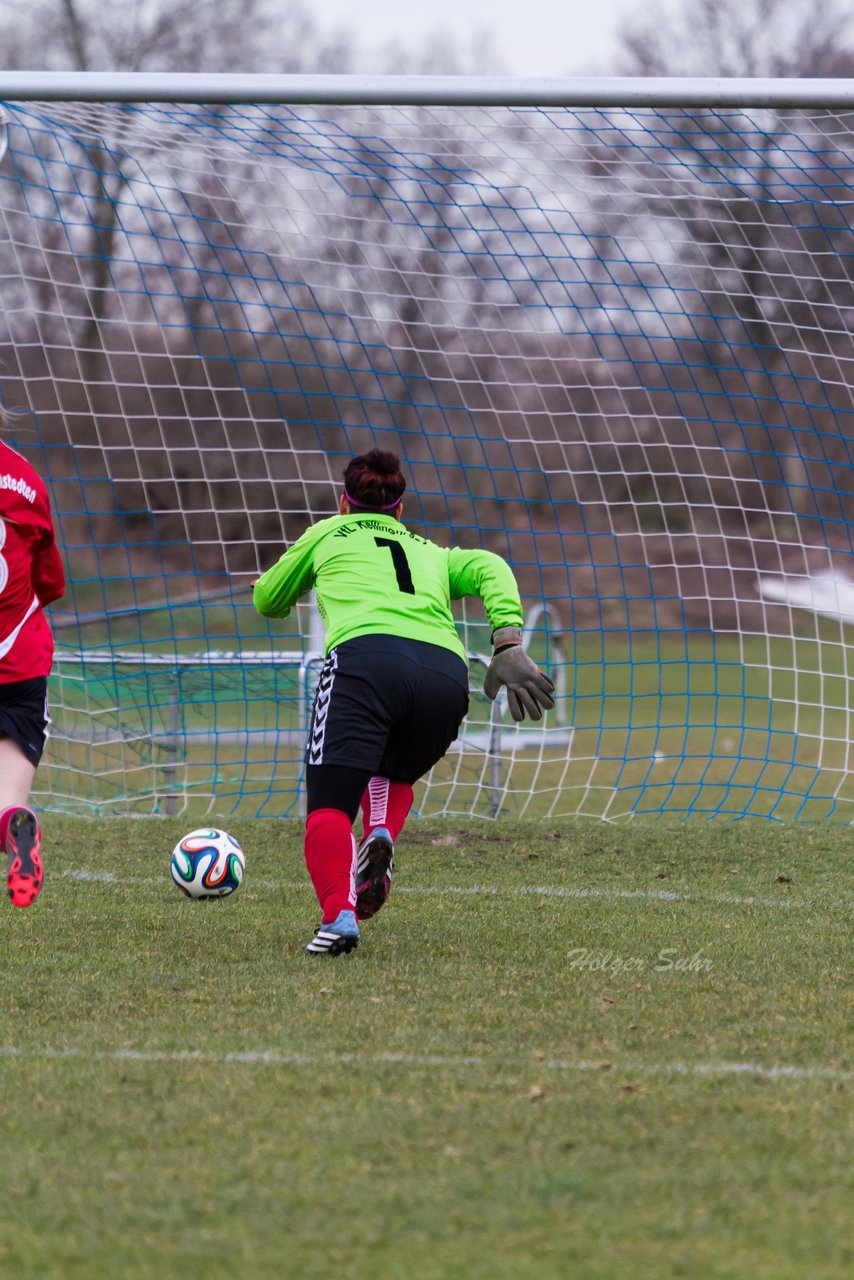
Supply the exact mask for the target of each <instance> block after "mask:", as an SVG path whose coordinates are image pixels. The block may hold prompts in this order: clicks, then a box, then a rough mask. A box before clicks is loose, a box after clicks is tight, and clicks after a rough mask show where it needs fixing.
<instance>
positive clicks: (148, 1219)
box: [0, 816, 854, 1280]
mask: <svg viewBox="0 0 854 1280" xmlns="http://www.w3.org/2000/svg"><path fill="white" fill-rule="evenodd" d="M183 826H184V824H183V823H180V824H177V823H175V822H169V821H156V820H151V821H136V822H135V821H131V820H124V819H115V820H112V821H99V822H91V821H88V820H85V819H73V818H59V817H51V816H48V817H47V818H46V820H45V828H46V847H47V850H48V855H47V856H48V860H49V861H48V879H47V881H46V885H45V889H44V891H43V893H42V895H41V897H40V899H39V900H38V902H37V903H36V904H35V905H34V906H33V907H32V908H31V909H29V910H28V911H14V910H13V909H12V908H11V907H8V908H7V909H6V912H5V917H4V924H3V933H4V960H5V963H4V983H3V990H2V997H0V1002H1V1007H2V1031H0V1068H1V1069H2V1072H3V1080H4V1099H5V1106H4V1108H3V1117H2V1121H1V1122H0V1133H2V1142H0V1152H2V1166H3V1170H4V1175H5V1185H6V1201H7V1205H6V1212H5V1213H4V1214H3V1215H2V1220H0V1275H2V1276H3V1277H4V1280H36V1278H38V1280H41V1278H42V1277H44V1278H45V1280H48V1278H50V1280H53V1278H56V1280H78V1278H79V1280H83V1278H84V1277H85V1278H86V1280H101V1278H103V1280H107V1278H109V1280H121V1278H122V1277H128V1278H131V1277H132V1278H136V1277H139V1278H140V1280H142V1278H146V1280H147V1278H149V1277H150V1278H151V1280H155V1278H156V1280H172V1277H183V1278H188V1280H195V1278H196V1277H198V1278H201V1277H205V1278H206V1280H219V1278H223V1280H224V1278H226V1277H241V1278H247V1280H266V1278H267V1277H270V1278H273V1277H276V1278H277V1280H278V1278H281V1277H286V1278H287V1280H303V1277H305V1278H306V1280H308V1277H314V1276H317V1275H334V1276H337V1277H345V1278H349V1277H354V1278H355V1277H363V1276H367V1277H377V1278H379V1280H404V1277H406V1278H407V1280H457V1278H459V1280H463V1278H465V1280H523V1278H524V1280H527V1278H528V1277H531V1278H532V1280H535V1278H536V1280H551V1278H552V1277H554V1278H556V1280H557V1278H558V1277H560V1278H563V1277H574V1278H577V1280H587V1278H588V1277H589V1278H590V1280H593V1278H596V1280H600V1278H601V1280H604V1278H605V1277H607V1278H608V1280H611V1278H613V1280H646V1278H647V1277H648V1278H649V1280H653V1278H655V1280H662V1278H667V1277H684V1278H694V1277H695V1278H696V1280H713V1278H716V1277H731V1278H733V1280H736V1278H737V1280H744V1278H745V1277H750V1280H788V1278H789V1277H791V1278H792V1280H804V1278H805V1277H809V1278H810V1280H829V1278H830V1277H834V1278H835V1277H840V1278H841V1277H847V1276H849V1275H850V1274H851V1273H852V1267H854V1248H852V1236H851V1213H850V1208H851V1191H852V1188H851V1150H852V1137H853V1136H854V1135H852V1131H851V1130H852V1124H851V1117H852V1107H851V1096H852V1089H854V1055H852V1036H851V1027H852V1006H851V981H850V980H851V972H850V958H851V945H850V937H851V935H850V926H851V907H852V899H854V892H852V883H851V872H850V864H851V858H850V844H851V836H850V832H849V830H848V829H847V828H843V827H830V826H823V827H818V826H816V827H802V828H797V829H795V828H786V827H782V826H772V825H770V824H767V823H759V822H757V823H740V824H732V823H730V824H724V823H701V822H693V823H684V824H681V825H673V824H664V823H661V822H659V823H654V822H645V823H641V822H636V823H633V824H622V825H617V826H609V825H605V824H602V823H596V822H583V821H579V822H569V821H562V822H560V823H556V822H551V823H544V824H538V823H534V822H525V823H522V822H513V823H511V822H505V821H502V820H500V821H498V822H497V823H487V822H484V823H479V822H469V823H460V822H434V823H425V822H423V821H422V822H413V823H412V824H411V828H410V830H409V831H407V833H406V834H405V836H404V838H403V840H402V842H401V844H400V847H399V858H398V871H397V874H396V883H395V889H394V892H393V895H392V899H391V902H390V903H389V905H388V906H387V908H386V909H385V910H384V911H383V912H382V914H381V915H379V916H378V917H377V918H376V919H375V920H374V921H372V922H370V923H368V924H367V925H366V926H365V927H364V929H363V941H362V945H361V946H360V948H359V950H358V951H357V952H355V953H353V954H352V955H351V956H346V957H341V958H339V959H337V960H330V959H328V958H322V959H309V958H307V957H305V956H304V955H303V954H302V947H303V945H304V944H305V942H306V941H307V940H308V938H309V937H310V936H311V934H312V932H313V928H314V925H315V923H316V920H317V910H316V906H315V904H314V902H313V896H312V893H311V890H310V888H309V886H308V882H307V879H306V878H305V875H304V871H303V868H302V857H301V841H300V827H299V825H298V824H297V823H295V822H287V823H285V822H282V823H276V822H263V821H262V822H233V823H232V829H233V831H234V834H235V835H237V836H238V838H240V839H241V840H242V841H243V843H244V845H245V848H246V850H247V859H248V872H247V879H246V882H245V884H244V886H243V888H242V889H241V890H240V891H239V893H238V894H237V895H235V897H233V898H231V899H228V900H225V901H222V902H217V903H192V902H189V901H187V900H184V899H183V898H182V897H181V896H180V894H179V893H178V891H177V889H175V888H174V886H173V885H172V884H171V882H170V881H169V879H168V875H167V862H168V853H169V850H170V849H171V846H172V844H173V843H174V841H175V840H176V839H177V837H178V836H179V835H180V834H182V832H183Z"/></svg>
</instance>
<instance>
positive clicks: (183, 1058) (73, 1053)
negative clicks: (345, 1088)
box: [0, 1045, 854, 1083]
mask: <svg viewBox="0 0 854 1280" xmlns="http://www.w3.org/2000/svg"><path fill="white" fill-rule="evenodd" d="M0 1058H7V1059H27V1060H38V1059H41V1060H47V1061H63V1060H75V1061H80V1062H116V1063H122V1062H140V1063H158V1062H166V1063H174V1064H176V1065H177V1064H180V1063H189V1064H193V1063H198V1065H199V1066H215V1067H221V1066H228V1065H243V1066H261V1067H264V1066H267V1067H322V1066H334V1067H338V1066H353V1067H368V1068H371V1067H378V1066H390V1067H396V1066H399V1067H415V1068H425V1069H431V1068H436V1067H448V1068H451V1069H461V1070H469V1069H472V1068H475V1069H476V1068H480V1067H484V1068H492V1069H495V1068H498V1069H500V1070H507V1069H509V1070H525V1071H529V1070H531V1069H533V1068H536V1069H537V1070H539V1071H550V1072H553V1073H555V1074H571V1073H574V1072H597V1073H599V1074H605V1073H613V1074H617V1075H621V1076H622V1075H649V1076H692V1077H707V1078H708V1077H720V1076H741V1077H745V1078H751V1079H758V1080H798V1081H814V1080H827V1081H830V1082H833V1083H848V1082H851V1081H852V1080H854V1071H844V1070H842V1069H840V1068H838V1067H823V1066H806V1067H800V1066H794V1065H790V1064H786V1063H775V1064H772V1065H771V1066H764V1065H762V1064H761V1063H758V1062H681V1061H677V1062H637V1061H633V1060H630V1059H627V1060H626V1061H620V1060H616V1061H611V1062H608V1061H602V1060H601V1059H599V1060H596V1059H587V1058H574V1059H573V1058H545V1059H542V1060H539V1059H531V1058H526V1057H512V1058H490V1057H479V1056H477V1055H473V1054H460V1055H457V1056H454V1055H453V1054H430V1053H424V1054H417V1053H299V1052H280V1051H279V1050H276V1049H252V1050H245V1051H240V1050H236V1051H233V1052H229V1053H213V1052H210V1051H208V1050H203V1049H176V1050H171V1051H170V1050H161V1049H82V1048H75V1047H74V1046H66V1047H62V1048H54V1049H51V1048H42V1049H40V1048H23V1047H21V1046H17V1045H0Z"/></svg>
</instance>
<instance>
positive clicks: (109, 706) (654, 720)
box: [0, 71, 854, 821]
mask: <svg viewBox="0 0 854 1280" xmlns="http://www.w3.org/2000/svg"><path fill="white" fill-rule="evenodd" d="M0 103H2V111H3V114H4V116H5V118H6V121H7V125H6V139H7V141H8V150H7V154H6V156H5V158H3V159H2V162H0V225H2V235H3V239H4V254H3V267H2V272H3V287H4V299H5V304H4V311H3V317H2V332H1V333H0V362H2V363H0V397H2V403H3V406H4V407H5V409H6V410H7V411H8V413H9V415H10V427H9V431H8V438H9V440H10V442H11V443H12V444H13V445H14V446H15V447H16V448H18V449H20V450H21V451H22V452H23V453H24V454H25V455H26V456H27V457H28V458H30V459H31V460H32V461H33V462H34V464H35V465H36V467H37V469H38V470H39V471H40V472H41V474H43V475H44V476H45V478H46V480H47V482H48V484H49V488H50V491H51V496H52V501H53V505H54V508H55V511H56V516H57V524H58V528H59V533H60V537H61V541H62V545H63V551H64V556H65V560H66V564H67V566H68V570H69V578H70V589H69V593H68V595H67V597H66V599H65V600H64V601H62V602H60V603H59V605H57V606H55V607H54V608H53V610H52V618H53V622H54V625H55V629H56V636H57V640H58V653H57V663H56V669H55V673H54V676H53V678H52V681H51V697H52V705H53V717H54V724H53V736H52V740H51V743H50V747H49V751H48V754H47V756H46V759H45V762H44V765H43V767H42V768H41V769H40V771H39V774H38V780H37V781H38V786H39V789H40V794H39V797H38V798H39V803H41V804H43V805H44V806H46V807H50V806H53V807H58V808H62V809H67V810H72V811H86V812H133V813H146V812H166V813H173V812H175V813H177V812H181V813H185V812H186V813H187V814H188V816H192V817H193V818H196V817H201V816H203V815H223V816H225V815H227V814H229V813H231V812H239V813H241V814H245V815H253V814H258V815H270V816H279V815H283V814H288V813H293V814H296V813H298V812H299V811H300V806H301V775H302V766H301V759H300V757H301V751H300V743H301V740H302V735H303V733H304V729H305V717H306V708H307V705H308V702H309V700H310V697H311V688H312V686H311V673H312V671H313V669H314V664H315V662H316V656H317V653H318V651H319V646H320V639H319V635H318V630H317V618H316V614H315V613H314V612H313V611H312V608H311V606H310V604H308V603H307V604H306V605H305V606H300V607H299V609H298V610H297V611H296V613H295V615H294V616H293V618H292V619H289V620H288V621H287V622H286V623H285V624H283V625H282V624H272V625H268V624H267V623H266V622H265V621H263V620H261V619H260V618H258V616H257V615H256V614H255V613H254V611H253V609H252V606H251V592H250V585H251V582H252V579H253V577H254V576H256V575H257V573H258V571H259V570H260V569H263V568H265V567H266V566H267V565H269V564H270V563H272V561H273V560H274V559H275V558H277V556H278V555H279V554H280V553H281V550H282V549H283V547H284V546H285V545H286V544H287V543H288V542H290V541H292V540H293V539H294V538H295V537H296V536H298V534H299V533H300V532H302V530H303V529H304V528H305V527H306V525H307V524H308V523H309V522H310V521H312V520H315V519H317V518H319V517H321V516H323V515H326V514H330V513H331V512H332V511H333V510H334V509H335V499H336V493H337V492H338V489H339V488H340V480H341V473H342V471H343V468H344V466H345V464H346V461H347V459H348V458H349V457H350V456H351V455H352V454H353V453H356V452H361V451H362V450H363V449H365V448H368V447H370V446H372V445H373V444H378V445H380V446H384V447H389V448H392V449H394V450H395V451H396V452H398V453H399V454H400V456H401V459H402V463H403V467H404V470H405V472H406V474H407V476H408V479H409V482H410V490H411V492H412V495H413V496H412V500H411V502H410V503H409V506H408V509H407V522H408V523H410V525H411V526H412V527H413V528H415V529H416V530H417V531H418V532H422V533H424V534H425V535H426V536H429V537H431V538H434V539H436V540H438V541H444V542H450V541H452V540H453V541H459V542H461V543H462V544H463V545H484V546H488V547H491V548H493V549H495V550H497V551H499V552H500V553H501V554H502V555H504V556H506V558H507V559H508V560H509V561H510V562H511V564H512V565H513V567H514V570H515V572H516V574H517V577H518V579H519V582H520V585H521V589H522V592H523V596H524V603H525V609H526V619H527V622H526V633H525V638H526V644H528V645H529V647H530V651H531V653H532V654H533V656H534V657H535V658H536V659H537V660H538V661H540V662H542V663H543V664H545V665H546V666H547V667H548V669H549V670H550V672H551V673H552V674H553V675H554V677H555V678H556V680H557V682H558V686H559V695H560V696H559V698H558V705H557V707H556V709H555V712H554V713H551V714H550V715H549V716H548V717H547V718H546V720H545V722H544V724H543V725H539V726H523V727H517V726H514V725H513V724H512V723H511V722H509V721H508V720H507V719H506V717H505V716H504V713H503V710H502V707H501V705H500V704H499V705H498V706H497V707H495V708H494V707H492V706H491V705H490V704H489V703H488V701H487V700H486V699H485V698H484V697H483V695H482V691H481V690H482V671H483V656H484V654H485V653H486V652H487V650H488V637H487V635H486V627H485V624H484V620H483V617H482V614H481V613H480V612H479V610H478V608H476V607H475V606H474V605H469V606H467V607H466V608H464V609H463V608H461V610H460V614H459V619H458V622H459V628H460V634H461V636H462V638H463V640H464V643H465V645H466V648H467V651H468V652H469V655H470V669H471V676H472V703H471V713H470V717H469V720H468V722H467V724H466V726H465V728H464V731H463V733H462V734H461V738H460V742H459V743H458V745H457V749H455V750H454V751H452V752H451V753H449V755H448V758H447V759H446V761H445V762H443V764H442V765H440V766H437V768H436V770H434V771H433V774H432V775H431V777H430V778H429V779H428V780H427V781H426V782H425V784H424V785H423V786H422V787H421V788H420V791H419V795H418V801H417V803H418V806H419V809H420V811H421V812H423V813H428V814H439V813H461V814H473V815H486V816H489V815H493V816H494V815H496V814H498V813H507V814H538V815H560V816H563V815H565V816H571V815H575V814H589V815H595V816H599V817H608V818H612V817H614V818H616V817H621V816H633V815H638V814H656V815H665V816H666V815H674V816H685V815H691V814H701V815H704V816H711V815H717V814H720V815H724V816H728V817H744V816H755V817H764V818H774V819H786V820H799V819H815V818H825V817H832V818H835V819H837V820H844V821H851V820H854V779H852V771H851V764H850V761H849V757H850V755H851V747H850V743H851V739H852V733H851V716H852V706H851V696H850V687H851V681H850V673H849V653H850V646H849V643H848V639H849V637H848V631H847V628H848V625H849V622H850V618H851V616H852V615H851V612H850V605H848V604H847V601H848V597H849V594H850V593H849V584H850V583H852V582H854V565H852V555H854V542H852V515H854V471H852V467H854V459H852V450H851V443H850V442H851V440H852V439H854V430H852V427H854V417H852V415H854V400H852V395H851V386H852V382H854V377H852V373H854V369H852V343H851V336H852V335H851V325H852V311H851V308H850V294H851V287H852V277H854V255H852V252H851V249H850V242H851V231H852V226H851V222H852V212H851V211H852V209H854V198H852V197H854V84H852V82H850V81H839V80H803V81H794V80H779V81H773V80H771V81H769V80H765V81H745V80H722V79H708V80H694V79H692V80H685V79H672V80H671V79H664V80H659V79H650V80H625V79H618V78H611V79H606V78H595V79H585V80H567V81H558V80H542V81H539V80H507V79H501V78H493V77H471V78H469V77H412V76H402V77H352V76H340V77H339V76H289V77H276V76H207V75H198V74H196V75H186V76H183V75H167V74H164V75H152V74H137V75H106V74H100V73H60V72H3V71H0ZM834 601H836V602H837V603H838V606H839V607H836V606H835V605H834Z"/></svg>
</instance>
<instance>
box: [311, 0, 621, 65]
mask: <svg viewBox="0 0 854 1280" xmlns="http://www.w3.org/2000/svg"><path fill="white" fill-rule="evenodd" d="M309 7H310V12H311V15H312V17H313V18H314V20H315V22H317V24H318V25H319V26H320V27H321V28H322V29H324V30H329V29H330V28H332V27H336V28H345V29H347V30H348V31H350V32H352V33H353V37H354V42H355V45H356V50H357V61H358V64H359V65H357V66H356V67H355V70H357V71H363V72H373V71H376V70H377V69H378V68H377V65H376V63H375V62H374V58H373V57H372V55H375V54H376V53H377V51H378V50H380V49H381V48H382V47H383V46H386V45H388V44H389V43H392V42H394V43H395V44H398V45H403V46H405V48H406V49H407V50H408V51H416V50H417V49H418V47H419V45H421V46H422V47H423V45H424V43H426V42H427V41H428V40H429V38H430V36H431V35H432V34H434V33H436V32H437V31H442V32H446V33H448V35H449V36H450V37H451V39H452V41H453V47H454V48H455V49H458V50H460V52H461V53H462V54H463V55H464V57H465V65H466V70H472V71H475V70H483V71H484V72H485V73H491V72H494V71H495V70H496V69H497V68H496V67H495V66H494V65H490V66H485V67H483V68H477V67H475V66H473V65H472V58H473V56H475V55H476V52H477V49H478V47H479V43H480V41H481V39H482V36H483V34H484V33H489V35H490V37H491V44H492V49H493V51H494V53H495V55H496V56H497V57H498V58H499V59H500V61H501V64H502V67H501V69H502V70H503V71H505V72H506V73H508V74H510V75H520V76H563V75H583V74H585V73H587V74H592V75H595V74H602V73H604V72H609V71H612V70H613V63H612V62H611V61H610V59H611V58H612V55H613V51H614V47H615V32H616V30H617V28H618V26H619V24H620V22H621V21H622V20H624V19H625V17H626V16H627V15H630V14H633V13H636V12H637V8H638V6H637V0H421V3H412V0H409V3H406V2H401V0H363V3H362V4H355V5H354V4H353V2H352V0H311V4H310V6H309Z"/></svg>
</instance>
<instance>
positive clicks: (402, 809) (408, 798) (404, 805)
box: [362, 778, 415, 841]
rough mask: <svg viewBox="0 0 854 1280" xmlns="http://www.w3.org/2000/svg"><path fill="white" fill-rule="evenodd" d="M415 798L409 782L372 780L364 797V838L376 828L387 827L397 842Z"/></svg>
mask: <svg viewBox="0 0 854 1280" xmlns="http://www.w3.org/2000/svg"><path fill="white" fill-rule="evenodd" d="M414 799H415V796H414V794H413V791H412V787H410V785H409V783H408V782H390V781H389V779H388V778H371V780H370V782H369V783H368V786H367V790H366V791H365V794H364V795H363V796H362V824H363V827H364V833H363V837H362V838H363V839H364V836H366V835H369V834H370V832H371V831H373V829H374V827H385V828H386V829H387V830H388V831H389V832H390V834H391V838H392V840H393V841H394V840H396V839H397V837H398V836H399V835H400V833H401V831H402V830H403V824H404V823H405V822H406V819H407V818H408V816H409V810H410V809H411V808H412V802H413V800H414Z"/></svg>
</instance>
